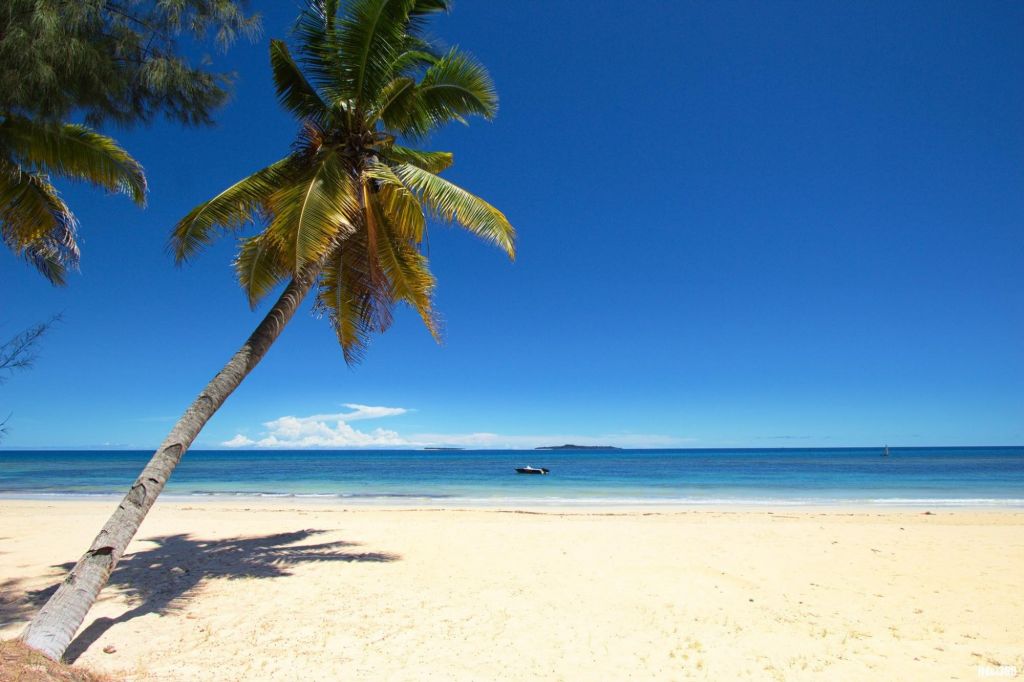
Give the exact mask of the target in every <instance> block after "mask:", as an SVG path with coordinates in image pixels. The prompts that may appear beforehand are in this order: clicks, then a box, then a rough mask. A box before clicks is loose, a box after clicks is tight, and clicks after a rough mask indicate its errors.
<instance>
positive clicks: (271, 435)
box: [221, 403, 693, 449]
mask: <svg viewBox="0 0 1024 682" xmlns="http://www.w3.org/2000/svg"><path fill="white" fill-rule="evenodd" d="M345 407H347V408H348V409H349V410H351V411H350V412H339V413H336V414H314V415H310V416H308V417H294V416H285V417H279V418H277V419H273V420H271V421H268V422H265V423H264V424H263V426H264V432H263V434H262V435H261V436H260V437H259V438H250V437H248V436H245V435H243V434H241V433H239V434H237V435H236V436H235V437H234V438H231V439H230V440H226V441H224V442H222V443H221V445H222V446H224V447H229V448H243V447H257V448H282V449H302V448H353V447H354V448H381V447H387V448H403V447H426V446H458V447H467V448H481V449H485V448H510V449H517V448H535V447H537V446H541V445H561V444H563V443H574V444H576V445H615V446H618V447H633V448H657V447H671V446H674V445H682V444H683V443H686V442H692V440H693V439H689V438H675V437H671V436H661V435H652V434H624V433H619V434H609V435H603V436H583V435H571V434H554V435H551V434H548V435H503V434H499V433H490V432H476V433H418V434H412V435H410V436H408V437H406V436H403V435H401V434H400V433H398V432H397V431H392V430H389V429H382V428H376V429H373V430H368V431H360V430H359V429H356V428H353V427H352V426H351V425H350V424H349V422H354V421H359V420H363V419H381V418H383V417H396V416H400V415H403V414H406V413H408V412H409V410H407V409H405V408H403V407H375V406H370V405H359V404H357V403H346V404H345Z"/></svg>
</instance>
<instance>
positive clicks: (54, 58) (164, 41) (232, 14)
mask: <svg viewBox="0 0 1024 682" xmlns="http://www.w3.org/2000/svg"><path fill="white" fill-rule="evenodd" d="M3 5H4V7H3V8H0V112H3V113H8V114H17V115H21V116H26V117H28V118H32V119H35V120H46V121H51V122H53V121H61V120H67V119H68V118H70V117H72V116H78V115H82V116H84V117H85V122H86V123H87V124H88V125H91V126H97V125H99V124H100V123H103V122H107V121H112V122H116V123H118V124H120V125H131V124H134V123H147V122H149V121H151V120H152V119H153V118H154V117H155V116H157V115H165V116H167V117H168V118H170V119H172V120H176V121H180V122H182V123H185V124H205V123H209V122H210V120H211V115H212V113H213V111H214V110H215V109H216V108H217V107H218V106H220V105H221V104H222V103H223V102H224V100H225V99H226V97H227V95H228V90H227V87H228V85H229V74H226V73H217V72H211V71H209V70H208V68H205V67H204V66H203V65H200V66H193V65H191V64H190V63H189V62H188V60H187V59H186V58H185V57H183V56H182V54H181V50H180V46H179V41H180V40H181V38H183V37H187V38H189V39H193V40H199V41H203V40H204V39H207V40H212V41H213V43H215V44H216V46H218V47H220V48H224V47H227V46H228V45H229V44H230V43H232V42H233V41H234V40H235V39H236V38H237V37H238V36H239V35H245V36H249V37H254V36H255V35H256V34H258V32H259V30H260V21H259V17H258V16H250V15H247V14H246V12H245V10H244V0H242V2H239V1H238V0H6V2H4V3H3Z"/></svg>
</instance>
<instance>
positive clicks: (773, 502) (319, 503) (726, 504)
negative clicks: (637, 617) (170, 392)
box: [0, 492, 1024, 513]
mask: <svg viewBox="0 0 1024 682" xmlns="http://www.w3.org/2000/svg"><path fill="white" fill-rule="evenodd" d="M123 497H124V493H65V492H60V493H0V504H3V503H5V502H19V501H25V502H33V501H38V502H54V503H60V504H63V503H79V502H82V503H88V502H97V503H100V502H102V503H116V502H118V501H120V500H121V499H122V498H123ZM158 501H159V502H164V503H166V504H174V505H191V506H195V505H205V504H209V505H217V506H221V505H231V504H250V505H253V504H255V505H260V506H276V505H283V504H287V505H292V506H294V507H296V508H301V507H314V508H317V507H345V508H353V509H372V510H390V509H395V510H414V509H422V510H434V511H461V510H465V511H497V510H526V511H531V510H536V511H550V512H559V511H565V512H568V511H593V510H598V511H600V510H615V511H621V512H629V511H702V510H707V511H729V510H734V511H782V510H784V511H813V512H820V511H837V512H861V511H863V512H886V513H898V512H902V511H906V512H920V511H929V510H932V509H937V510H942V511H943V512H947V513H949V512H954V511H965V512H994V513H1000V512H1007V513H1013V512H1019V513H1024V499H1021V498H871V499H859V498H855V499H851V498H824V499H822V498H795V499H790V498H760V499H757V498H755V499H748V498H734V499H729V498H712V499H707V500H701V499H693V498H680V499H671V498H669V499H659V498H647V499H641V498H583V497H576V498H573V497H552V498H538V497H494V498H469V497H458V496H443V495H438V496H429V495H422V496H421V495H411V494H410V495H365V496H364V495H346V494H330V493H248V492H243V493H186V494H183V493H164V494H162V495H161V496H160V497H159V500H158Z"/></svg>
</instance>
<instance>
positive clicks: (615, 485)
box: [0, 447, 1024, 508]
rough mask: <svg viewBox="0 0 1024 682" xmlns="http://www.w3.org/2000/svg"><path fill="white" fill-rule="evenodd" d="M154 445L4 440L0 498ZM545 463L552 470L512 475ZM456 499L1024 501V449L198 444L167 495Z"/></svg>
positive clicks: (92, 483) (102, 484)
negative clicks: (231, 447) (40, 447)
mask: <svg viewBox="0 0 1024 682" xmlns="http://www.w3.org/2000/svg"><path fill="white" fill-rule="evenodd" d="M150 455H151V453H150V452H148V451H146V452H131V451H77V452H70V451H55V450H45V451H10V450H7V451H0V496H3V497H67V496H72V497H81V496H114V495H121V494H123V493H124V492H125V491H126V490H127V488H128V486H129V485H130V484H131V482H132V481H133V480H134V478H135V476H136V475H137V474H138V472H139V471H140V469H141V468H142V466H143V465H144V464H145V462H146V461H147V459H148V458H149V456H150ZM524 465H533V466H537V467H547V468H549V469H550V470H551V473H550V474H549V475H547V476H528V475H521V474H516V473H515V468H516V467H521V466H524ZM164 494H165V495H167V496H172V497H179V498H180V497H190V498H195V497H197V496H198V497H211V496H212V497H230V496H266V497H294V498H308V499H325V500H332V499H338V500H344V501H346V502H348V503H366V504H411V505H435V506H448V505H450V506H459V505H463V506H464V505H470V506H472V505H517V504H518V505H531V506H532V505H607V504H621V505H645V504H654V505H656V504H676V505H729V504H737V505H795V506H796V505H812V506H815V505H858V506H860V505H867V506H872V505H873V506H886V507H891V506H950V507H955V506H961V507H998V508H1006V507H1022V508H1024V447H977V448H943V447H934V448H892V449H891V451H890V456H888V457H883V456H882V449H881V448H863V449H862V448H846V449H793V450H789V449H786V450H779V449H770V450H692V449H687V450H611V451H533V450H530V451H523V450H463V451H442V452H438V451H410V450H392V451H386V450H375V451H351V450H346V451H326V450H315V451H311V450H301V451H287V450H259V451H193V452H189V453H187V454H186V455H185V457H184V459H183V460H182V463H181V465H180V466H179V467H178V469H177V471H175V473H174V476H173V477H172V478H171V481H170V483H169V484H168V486H167V489H166V491H165V493H164Z"/></svg>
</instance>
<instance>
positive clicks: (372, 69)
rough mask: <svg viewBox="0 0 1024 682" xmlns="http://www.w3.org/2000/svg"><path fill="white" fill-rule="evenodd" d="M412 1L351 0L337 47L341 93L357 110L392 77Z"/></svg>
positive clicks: (402, 44)
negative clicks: (339, 61) (340, 66)
mask: <svg viewBox="0 0 1024 682" xmlns="http://www.w3.org/2000/svg"><path fill="white" fill-rule="evenodd" d="M415 5H416V2H415V0H352V1H351V2H349V3H347V4H346V8H345V11H344V13H343V14H342V17H341V21H340V22H339V24H338V29H337V36H338V49H339V51H340V56H341V60H342V64H343V70H342V77H341V79H340V81H341V82H340V83H338V86H340V87H339V89H340V94H343V96H344V97H345V98H346V99H348V100H349V101H351V102H352V106H353V108H354V109H355V110H356V111H366V110H367V109H368V107H367V106H366V105H367V104H368V103H369V102H370V101H371V99H370V98H369V97H367V93H372V94H376V93H377V92H379V91H380V89H381V88H383V87H384V86H385V85H386V84H387V83H388V82H389V81H390V80H391V76H392V73H393V71H392V65H393V64H394V63H395V62H396V60H397V58H398V56H399V55H400V54H401V53H402V52H403V51H404V50H403V48H404V46H405V42H406V36H407V35H408V33H407V28H408V20H409V12H410V11H411V10H412V9H413V7H414V6H415Z"/></svg>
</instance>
